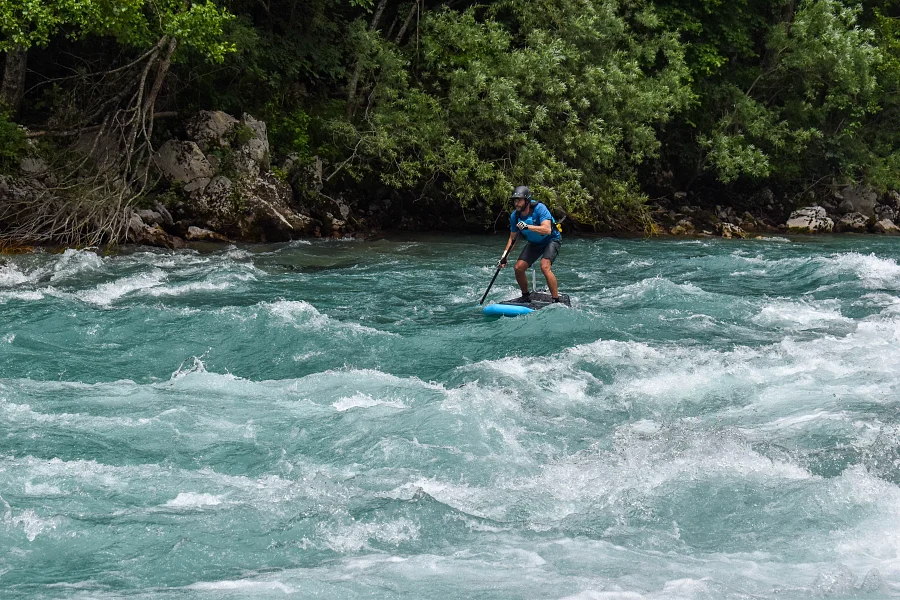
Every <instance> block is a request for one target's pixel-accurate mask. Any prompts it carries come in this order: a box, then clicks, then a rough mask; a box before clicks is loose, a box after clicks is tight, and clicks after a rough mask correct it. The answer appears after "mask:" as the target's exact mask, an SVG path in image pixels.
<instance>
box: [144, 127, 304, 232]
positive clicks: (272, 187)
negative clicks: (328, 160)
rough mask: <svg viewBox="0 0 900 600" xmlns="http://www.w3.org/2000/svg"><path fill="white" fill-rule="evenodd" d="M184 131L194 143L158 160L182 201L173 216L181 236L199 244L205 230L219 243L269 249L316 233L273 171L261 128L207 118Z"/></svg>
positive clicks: (173, 146)
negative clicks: (240, 242) (233, 241)
mask: <svg viewBox="0 0 900 600" xmlns="http://www.w3.org/2000/svg"><path fill="white" fill-rule="evenodd" d="M186 130H187V132H188V135H189V136H190V137H191V139H189V140H169V141H168V142H166V143H165V144H164V145H163V146H162V147H161V148H160V150H159V152H157V156H156V165H157V168H158V169H159V171H160V172H161V173H162V174H163V175H164V176H165V177H166V179H167V180H168V181H169V182H171V183H172V184H173V188H172V190H173V191H175V192H176V193H177V194H178V195H180V199H179V200H178V201H177V202H176V203H175V204H174V206H173V212H174V213H175V215H174V217H175V220H176V221H177V223H176V224H177V226H178V227H179V228H180V231H181V233H182V234H183V235H185V236H186V237H187V238H188V239H199V238H198V237H197V236H198V235H200V234H198V233H197V231H199V230H206V231H209V232H211V233H212V234H215V235H218V236H220V238H221V239H228V238H230V239H240V240H246V241H258V242H271V241H284V240H289V239H292V238H295V237H301V236H304V235H311V234H313V233H314V230H315V226H316V223H315V221H314V220H313V219H312V218H311V217H310V216H309V215H308V214H305V211H303V210H301V207H299V206H298V205H296V203H295V202H294V195H293V192H292V190H291V187H290V186H289V185H288V184H287V183H285V182H284V181H282V180H281V179H279V178H278V177H276V176H275V175H274V174H273V173H272V172H271V171H270V170H269V169H270V148H269V140H268V135H267V131H266V124H265V123H264V122H263V121H259V120H257V119H255V118H253V117H252V116H250V115H246V114H245V115H243V116H242V117H241V119H240V120H238V119H235V118H234V117H232V116H230V115H228V114H226V113H223V112H220V111H203V112H201V113H200V114H199V115H198V117H196V118H195V119H193V120H192V121H191V122H190V123H189V124H188V126H187V128H186ZM153 218H154V219H155V217H153ZM191 228H194V229H193V230H192V229H191ZM192 231H193V233H190V232H192ZM215 235H208V234H204V235H203V237H202V239H205V240H215V239H219V238H216V237H215Z"/></svg>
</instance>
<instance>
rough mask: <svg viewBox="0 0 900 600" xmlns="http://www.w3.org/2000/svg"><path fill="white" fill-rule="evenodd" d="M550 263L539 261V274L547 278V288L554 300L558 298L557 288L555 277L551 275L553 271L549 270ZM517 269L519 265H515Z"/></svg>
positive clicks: (545, 260) (544, 259)
mask: <svg viewBox="0 0 900 600" xmlns="http://www.w3.org/2000/svg"><path fill="white" fill-rule="evenodd" d="M550 266H551V263H550V261H549V260H547V259H546V258H542V259H541V273H543V274H544V277H546V278H547V287H549V288H550V295H551V296H553V297H554V298H559V287H558V285H557V283H556V275H554V274H553V271H551V270H550ZM518 268H519V265H518V264H516V269H518ZM526 284H527V282H526Z"/></svg>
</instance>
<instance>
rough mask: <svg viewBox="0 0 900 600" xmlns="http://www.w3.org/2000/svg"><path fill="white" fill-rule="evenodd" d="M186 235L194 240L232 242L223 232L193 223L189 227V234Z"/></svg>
mask: <svg viewBox="0 0 900 600" xmlns="http://www.w3.org/2000/svg"><path fill="white" fill-rule="evenodd" d="M185 237H186V238H187V239H188V240H190V241H192V242H230V241H231V240H229V239H228V238H227V237H225V236H224V235H222V234H219V233H216V232H215V231H210V230H209V229H203V228H202V227H194V226H193V225H191V226H190V227H188V230H187V235H185Z"/></svg>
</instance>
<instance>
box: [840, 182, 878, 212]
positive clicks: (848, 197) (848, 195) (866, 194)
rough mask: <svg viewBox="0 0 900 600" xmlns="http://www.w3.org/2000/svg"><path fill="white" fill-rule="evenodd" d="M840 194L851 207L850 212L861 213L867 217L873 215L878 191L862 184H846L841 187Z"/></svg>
mask: <svg viewBox="0 0 900 600" xmlns="http://www.w3.org/2000/svg"><path fill="white" fill-rule="evenodd" d="M841 196H842V197H843V199H844V201H846V202H847V203H849V204H850V205H851V206H852V207H853V210H852V211H851V212H858V213H862V214H863V215H865V216H867V217H874V216H875V203H876V202H877V201H878V193H877V192H875V190H873V189H872V188H869V187H866V186H864V185H848V186H845V187H844V188H842V189H841Z"/></svg>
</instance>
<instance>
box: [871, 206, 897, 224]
mask: <svg viewBox="0 0 900 600" xmlns="http://www.w3.org/2000/svg"><path fill="white" fill-rule="evenodd" d="M875 218H876V219H878V220H879V221H881V220H882V219H888V220H890V221H896V220H897V211H896V209H894V207H892V206H885V205H883V204H879V205H878V206H877V207H875Z"/></svg>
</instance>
